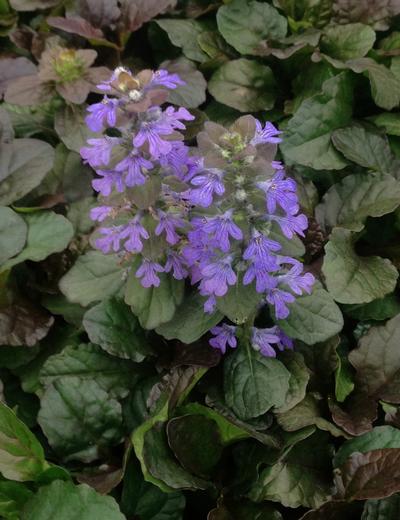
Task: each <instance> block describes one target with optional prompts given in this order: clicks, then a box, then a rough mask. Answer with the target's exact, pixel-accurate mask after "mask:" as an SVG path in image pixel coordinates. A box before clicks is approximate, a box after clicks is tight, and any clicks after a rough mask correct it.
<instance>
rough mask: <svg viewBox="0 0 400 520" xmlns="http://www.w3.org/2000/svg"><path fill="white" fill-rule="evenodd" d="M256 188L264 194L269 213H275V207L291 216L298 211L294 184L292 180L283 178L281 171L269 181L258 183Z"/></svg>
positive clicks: (283, 173) (283, 174)
mask: <svg viewBox="0 0 400 520" xmlns="http://www.w3.org/2000/svg"><path fill="white" fill-rule="evenodd" d="M257 187H258V188H260V189H261V190H263V191H264V192H265V195H266V202H267V209H268V212H269V213H275V211H276V206H277V205H279V206H280V207H281V208H282V209H283V210H284V211H285V212H287V213H290V214H292V215H294V214H295V213H297V212H298V211H299V204H298V199H297V195H296V183H295V181H294V180H293V179H288V178H285V172H284V171H283V170H280V171H278V172H277V173H276V174H275V175H274V176H273V177H272V179H271V180H269V181H263V182H258V183H257Z"/></svg>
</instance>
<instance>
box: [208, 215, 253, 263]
mask: <svg viewBox="0 0 400 520" xmlns="http://www.w3.org/2000/svg"><path fill="white" fill-rule="evenodd" d="M232 214H233V210H231V209H230V210H228V211H225V213H224V214H223V215H218V216H216V217H211V218H209V219H207V222H206V224H205V225H204V226H203V230H204V231H205V232H206V233H210V234H212V235H213V237H214V238H215V241H216V243H217V244H218V247H219V248H220V249H221V251H224V252H225V253H227V252H228V251H229V249H230V247H231V244H230V242H229V237H232V238H234V239H235V240H241V239H242V238H243V233H242V230H241V229H240V227H238V226H237V225H236V224H235V223H234V222H233V220H232Z"/></svg>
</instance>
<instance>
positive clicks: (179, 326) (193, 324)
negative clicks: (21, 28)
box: [156, 291, 223, 344]
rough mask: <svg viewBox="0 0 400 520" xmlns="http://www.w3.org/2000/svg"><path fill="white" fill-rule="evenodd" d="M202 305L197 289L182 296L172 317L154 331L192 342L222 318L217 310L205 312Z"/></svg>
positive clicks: (167, 337)
mask: <svg viewBox="0 0 400 520" xmlns="http://www.w3.org/2000/svg"><path fill="white" fill-rule="evenodd" d="M203 305H204V298H203V297H201V296H200V295H199V294H198V292H197V291H196V292H194V293H191V294H190V295H189V296H186V297H185V298H184V300H183V302H182V304H181V305H180V306H179V307H178V309H177V311H176V313H175V315H174V317H173V319H172V320H171V321H169V322H168V323H165V324H164V325H161V326H160V327H157V329H156V332H157V333H158V334H160V335H161V336H164V338H166V339H175V338H176V339H179V340H180V341H182V342H183V343H188V344H189V343H194V342H195V341H197V340H198V339H199V338H201V336H202V335H203V334H205V333H206V332H208V331H209V330H210V329H211V328H212V327H214V326H215V325H217V323H219V322H220V321H221V320H222V318H223V315H222V314H221V313H220V312H219V311H216V312H214V313H213V314H207V313H205V312H204V309H203Z"/></svg>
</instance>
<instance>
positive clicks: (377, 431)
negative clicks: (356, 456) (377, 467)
mask: <svg viewBox="0 0 400 520" xmlns="http://www.w3.org/2000/svg"><path fill="white" fill-rule="evenodd" d="M386 448H392V449H393V448H400V430H398V429H397V428H394V427H393V426H376V427H375V428H374V429H373V430H371V431H370V432H367V433H364V434H363V435H360V436H358V437H354V438H353V439H349V440H347V441H346V442H344V443H343V444H342V445H341V446H340V448H339V450H338V451H337V453H336V455H335V457H334V459H333V464H334V466H335V467H339V466H342V464H344V463H345V462H346V459H348V458H349V457H350V456H351V455H352V454H353V453H356V452H357V453H367V452H368V451H373V450H381V449H386Z"/></svg>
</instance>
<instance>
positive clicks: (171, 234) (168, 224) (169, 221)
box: [155, 210, 185, 245]
mask: <svg viewBox="0 0 400 520" xmlns="http://www.w3.org/2000/svg"><path fill="white" fill-rule="evenodd" d="M157 213H158V217H159V219H160V222H159V223H158V225H157V227H156V229H155V233H156V235H157V236H159V235H161V233H162V232H163V231H164V232H165V235H166V239H167V242H168V244H171V245H174V244H177V243H178V242H179V239H180V237H179V235H178V233H177V232H176V231H175V229H176V228H177V227H183V226H184V225H185V223H184V221H183V220H182V219H181V218H179V217H177V216H175V215H171V214H169V213H165V211H161V210H158V212H157Z"/></svg>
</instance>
